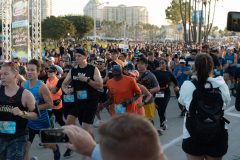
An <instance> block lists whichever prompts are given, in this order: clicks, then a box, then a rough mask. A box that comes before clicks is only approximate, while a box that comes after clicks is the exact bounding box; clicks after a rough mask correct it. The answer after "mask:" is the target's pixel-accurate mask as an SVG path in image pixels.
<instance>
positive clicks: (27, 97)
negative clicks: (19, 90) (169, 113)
mask: <svg viewBox="0 0 240 160" xmlns="http://www.w3.org/2000/svg"><path fill="white" fill-rule="evenodd" d="M22 96H23V98H24V99H23V100H26V101H28V100H30V99H31V98H33V99H34V97H33V95H32V93H31V92H30V91H28V90H27V89H24V90H23V95H22Z"/></svg>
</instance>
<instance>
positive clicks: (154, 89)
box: [149, 73, 160, 94]
mask: <svg viewBox="0 0 240 160" xmlns="http://www.w3.org/2000/svg"><path fill="white" fill-rule="evenodd" d="M151 79H152V84H153V86H154V87H153V88H151V89H149V92H150V93H152V94H154V93H157V92H158V91H160V86H159V84H158V81H157V78H156V76H155V75H154V74H153V73H152V78H151Z"/></svg>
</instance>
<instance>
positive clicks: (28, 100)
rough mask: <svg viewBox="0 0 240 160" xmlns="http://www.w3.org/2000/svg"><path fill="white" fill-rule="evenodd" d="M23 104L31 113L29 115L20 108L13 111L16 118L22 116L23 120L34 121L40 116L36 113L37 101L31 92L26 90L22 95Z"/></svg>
mask: <svg viewBox="0 0 240 160" xmlns="http://www.w3.org/2000/svg"><path fill="white" fill-rule="evenodd" d="M22 104H23V106H24V107H26V108H27V109H28V111H29V112H27V114H25V113H24V111H22V110H20V109H19V108H18V107H15V108H13V109H12V113H13V114H14V115H15V116H20V117H22V118H26V119H30V120H34V119H37V118H38V114H37V113H36V109H37V107H36V101H35V98H34V96H33V95H32V93H31V92H29V91H27V90H24V91H23V95H22Z"/></svg>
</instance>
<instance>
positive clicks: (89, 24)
mask: <svg viewBox="0 0 240 160" xmlns="http://www.w3.org/2000/svg"><path fill="white" fill-rule="evenodd" d="M63 18H65V19H67V20H69V21H71V22H72V24H73V25H74V26H75V28H76V31H77V32H76V36H78V37H80V38H82V37H84V35H85V34H87V33H89V32H90V31H91V30H92V29H93V19H92V18H91V17H89V16H71V15H70V16H65V17H63Z"/></svg>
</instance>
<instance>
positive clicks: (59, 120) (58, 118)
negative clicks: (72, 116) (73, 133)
mask: <svg viewBox="0 0 240 160" xmlns="http://www.w3.org/2000/svg"><path fill="white" fill-rule="evenodd" d="M52 114H54V115H55V118H56V120H55V121H56V122H57V123H58V124H59V125H60V126H64V125H65V122H64V121H63V111H62V108H61V109H52V111H49V117H51V116H52Z"/></svg>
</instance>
